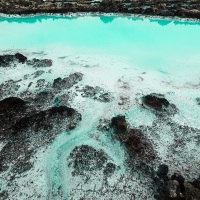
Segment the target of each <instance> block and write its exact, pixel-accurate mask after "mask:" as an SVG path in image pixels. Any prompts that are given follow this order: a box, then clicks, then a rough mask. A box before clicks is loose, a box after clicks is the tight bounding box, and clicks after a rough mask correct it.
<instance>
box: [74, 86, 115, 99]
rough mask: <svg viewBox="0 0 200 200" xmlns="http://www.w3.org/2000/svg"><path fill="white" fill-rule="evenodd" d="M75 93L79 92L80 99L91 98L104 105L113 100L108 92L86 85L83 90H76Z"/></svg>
mask: <svg viewBox="0 0 200 200" xmlns="http://www.w3.org/2000/svg"><path fill="white" fill-rule="evenodd" d="M77 91H79V92H81V96H82V97H86V98H91V99H94V100H97V101H100V102H105V103H106V102H111V101H112V100H113V96H112V94H111V93H110V92H106V91H105V90H104V89H103V88H100V87H98V86H96V87H92V86H89V85H86V86H84V87H83V88H77Z"/></svg>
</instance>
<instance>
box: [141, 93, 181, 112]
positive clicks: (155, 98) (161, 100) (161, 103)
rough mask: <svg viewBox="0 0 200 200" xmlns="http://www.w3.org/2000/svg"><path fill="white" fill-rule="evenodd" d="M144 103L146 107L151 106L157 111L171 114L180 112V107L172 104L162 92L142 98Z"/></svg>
mask: <svg viewBox="0 0 200 200" xmlns="http://www.w3.org/2000/svg"><path fill="white" fill-rule="evenodd" d="M142 103H143V106H144V107H147V108H151V109H153V110H154V111H156V112H157V113H161V112H162V113H166V114H169V115H174V114H176V113H177V112H178V109H177V108H176V106H175V105H174V104H171V103H170V102H169V101H168V100H167V99H166V98H165V97H164V95H161V94H155V93H152V94H149V95H146V96H144V97H143V98H142Z"/></svg>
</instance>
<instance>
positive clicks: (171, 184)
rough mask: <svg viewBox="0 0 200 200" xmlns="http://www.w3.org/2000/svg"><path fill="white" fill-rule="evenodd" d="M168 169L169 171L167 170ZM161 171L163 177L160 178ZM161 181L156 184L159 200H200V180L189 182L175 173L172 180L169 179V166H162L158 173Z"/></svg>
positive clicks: (157, 180) (158, 180)
mask: <svg viewBox="0 0 200 200" xmlns="http://www.w3.org/2000/svg"><path fill="white" fill-rule="evenodd" d="M166 169H167V170H166ZM161 171H162V172H164V173H162V176H160V174H161ZM157 175H158V176H159V179H156V180H155V182H156V184H157V187H158V195H156V196H155V198H156V199H158V200H198V199H200V187H199V179H196V180H195V181H193V182H188V181H187V180H185V178H184V177H183V176H182V175H181V174H180V173H179V172H177V173H174V174H173V175H172V176H171V178H169V177H168V166H166V165H161V166H160V167H159V170H158V172H157Z"/></svg>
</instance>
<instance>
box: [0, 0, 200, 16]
mask: <svg viewBox="0 0 200 200" xmlns="http://www.w3.org/2000/svg"><path fill="white" fill-rule="evenodd" d="M70 12H72V13H77V12H103V13H130V14H142V15H152V16H170V17H174V16H176V17H182V18H197V19H200V2H199V0H170V1H169V0H159V1H157V0H154V1H153V0H148V1H140V0H99V1H96V0H95V1H94V0H69V1H64V0H46V1H44V0H30V1H29V0H10V1H9V2H8V1H4V0H1V1H0V13H5V14H37V13H63V14H67V13H70Z"/></svg>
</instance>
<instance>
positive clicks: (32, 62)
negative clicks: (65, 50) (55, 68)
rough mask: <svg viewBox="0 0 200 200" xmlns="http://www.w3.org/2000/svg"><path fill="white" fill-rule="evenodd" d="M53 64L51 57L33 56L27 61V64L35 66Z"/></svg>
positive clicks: (49, 65)
mask: <svg viewBox="0 0 200 200" xmlns="http://www.w3.org/2000/svg"><path fill="white" fill-rule="evenodd" d="M52 64H53V61H52V60H50V59H42V60H40V59H36V58H33V59H32V60H28V61H27V65H31V66H33V67H37V68H38V67H51V66H52Z"/></svg>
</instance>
